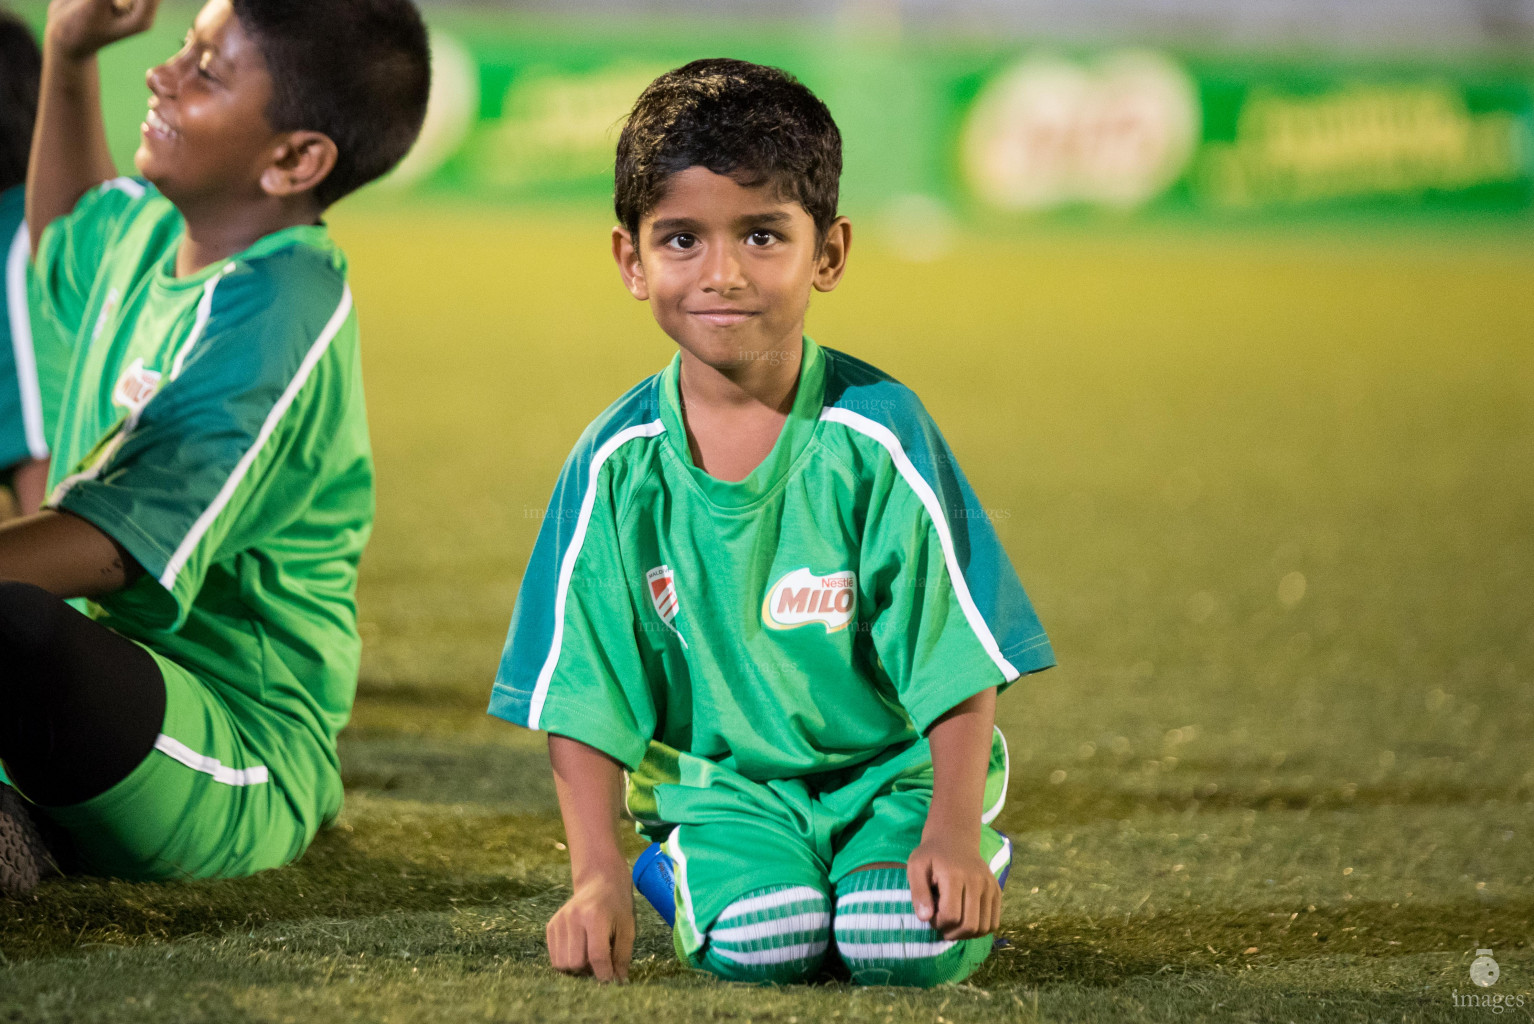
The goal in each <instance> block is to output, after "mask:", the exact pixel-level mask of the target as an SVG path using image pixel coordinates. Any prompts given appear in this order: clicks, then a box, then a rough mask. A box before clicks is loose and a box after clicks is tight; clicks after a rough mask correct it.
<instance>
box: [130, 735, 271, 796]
mask: <svg viewBox="0 0 1534 1024" xmlns="http://www.w3.org/2000/svg"><path fill="white" fill-rule="evenodd" d="M154 748H155V749H156V750H158V751H159V752H160V753H162V754H165V755H166V756H168V757H171V758H174V759H175V760H177V761H180V762H181V763H182V764H184V765H186V766H187V767H188V768H191V769H193V770H194V771H199V772H202V773H203V774H205V775H211V776H213V781H214V782H222V783H223V784H224V785H226V786H259V785H261V784H262V783H263V782H266V781H268V779H269V777H270V776H269V773H268V772H267V770H266V765H264V764H258V765H253V766H252V767H250V768H230V767H229V766H228V765H226V764H223V763H222V762H220V761H219V759H218V758H216V757H209V756H207V755H206V754H199V753H198V752H197V751H195V750H193V749H192V748H191V747H189V746H187V745H186V744H185V743H182V742H181V741H180V740H178V739H172V738H171V737H169V736H167V735H165V734H164V733H163V732H162V733H160V735H159V737H158V738H157V739H156V740H155V741H154Z"/></svg>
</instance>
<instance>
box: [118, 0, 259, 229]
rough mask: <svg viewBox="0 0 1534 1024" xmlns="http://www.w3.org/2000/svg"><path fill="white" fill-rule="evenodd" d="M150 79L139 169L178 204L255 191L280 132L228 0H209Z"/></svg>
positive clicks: (253, 51) (255, 52)
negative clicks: (181, 41)
mask: <svg viewBox="0 0 1534 1024" xmlns="http://www.w3.org/2000/svg"><path fill="white" fill-rule="evenodd" d="M147 81H148V84H149V92H150V98H149V112H148V114H147V115H146V117H145V118H144V123H143V124H142V125H141V126H140V128H139V135H140V140H141V141H140V143H139V148H138V151H137V152H136V153H135V154H134V157H133V163H134V165H135V166H136V167H137V168H138V171H139V173H140V174H142V175H143V176H144V177H145V178H147V179H148V180H149V181H151V182H153V183H154V185H155V186H156V187H157V188H159V190H160V191H161V192H163V193H164V194H165V196H166V197H167V198H169V199H170V200H171V201H172V202H174V203H176V204H177V205H178V206H182V205H183V204H184V203H188V202H190V203H195V202H197V201H199V200H203V199H211V198H229V199H234V200H239V199H242V198H256V197H259V196H260V195H261V193H262V189H261V179H262V176H263V174H264V173H265V172H267V171H268V170H269V169H270V167H271V163H272V156H273V153H274V151H275V150H276V149H277V147H278V146H279V145H280V144H281V140H282V137H281V136H280V135H279V133H277V132H275V131H274V130H273V129H272V127H271V125H270V124H269V123H268V121H267V113H266V112H267V108H268V105H269V104H270V103H271V98H272V80H271V76H270V75H269V74H268V72H267V70H266V63H265V61H264V60H263V59H262V57H261V52H260V50H259V49H258V48H257V45H256V42H255V41H254V40H253V39H251V37H250V36H249V35H247V34H246V32H245V31H244V29H243V28H241V26H240V22H239V19H238V18H236V17H235V14H234V10H233V8H232V7H231V6H230V4H229V0H211V2H209V3H208V4H207V6H205V7H204V8H203V9H202V11H201V12H200V13H199V14H198V15H197V20H196V21H195V22H194V24H193V26H192V29H191V31H190V32H188V33H187V38H186V44H185V45H184V46H183V47H182V48H181V50H180V51H179V52H178V53H176V55H175V56H173V57H171V58H170V59H169V60H167V61H166V62H165V63H163V64H160V65H159V66H157V67H154V68H151V69H150V71H149V73H148V75H147ZM183 211H184V208H183Z"/></svg>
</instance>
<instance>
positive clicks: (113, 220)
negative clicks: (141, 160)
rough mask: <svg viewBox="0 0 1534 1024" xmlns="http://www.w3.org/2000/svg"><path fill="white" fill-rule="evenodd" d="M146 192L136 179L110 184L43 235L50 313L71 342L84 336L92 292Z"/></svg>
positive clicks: (40, 263) (40, 269) (39, 263)
mask: <svg viewBox="0 0 1534 1024" xmlns="http://www.w3.org/2000/svg"><path fill="white" fill-rule="evenodd" d="M145 192H146V189H145V186H144V185H143V183H142V182H139V181H137V180H136V179H133V178H116V179H114V180H112V181H108V182H104V183H103V184H101V185H98V186H96V187H95V188H93V189H91V190H90V191H89V192H87V193H85V195H83V196H81V197H80V201H79V202H78V203H76V204H75V208H74V209H73V210H72V211H70V212H69V213H68V214H66V215H65V216H63V217H59V218H58V219H57V220H55V221H54V222H53V223H52V224H49V225H48V226H47V228H45V229H44V230H43V237H42V240H41V242H40V243H39V244H38V247H37V253H36V254H35V255H34V257H33V261H32V262H33V267H34V270H35V273H36V275H37V284H38V293H39V295H40V297H41V299H42V307H43V310H44V312H46V313H47V314H48V316H50V317H51V318H52V319H53V321H54V323H55V324H56V325H57V327H58V329H59V331H60V332H61V333H62V335H63V336H64V337H66V338H74V337H75V335H77V334H78V333H79V330H80V322H81V320H82V319H83V318H84V316H85V310H86V306H87V305H88V303H89V302H90V295H91V287H92V286H93V285H94V284H95V282H96V276H97V275H98V274H99V273H100V272H101V270H102V268H103V266H105V264H106V255H107V252H108V250H109V249H110V248H111V246H112V242H113V240H114V239H115V237H116V235H117V232H118V230H119V228H120V227H121V226H122V223H123V221H124V219H125V218H126V217H127V215H128V214H130V213H131V211H132V210H133V209H134V208H135V207H136V206H137V205H138V204H139V203H140V202H142V201H143V199H144V195H145Z"/></svg>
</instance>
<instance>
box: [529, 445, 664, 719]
mask: <svg viewBox="0 0 1534 1024" xmlns="http://www.w3.org/2000/svg"><path fill="white" fill-rule="evenodd" d="M665 430H666V427H665V424H663V423H662V422H661V421H660V420H653V421H651V422H649V423H640V424H637V425H635V426H632V427H625V428H624V429H622V430H620V431H618V432H617V433H616V434H614V435H613V436H612V437H609V438H608V439H607V442H606V443H605V444H603V445H602V447H600V448H598V449H597V452H596V454H595V455H594V456H592V459H591V470H590V472H589V473H588V474H587V477H586V492H585V494H584V495H583V496H582V497H581V512H580V516H579V517H578V518H577V519H576V520H575V535H574V536H573V537H571V538H570V547H569V548H568V549H566V551H565V557H564V561H562V562H561V563H560V564H559V583H558V586H557V588H556V589H555V591H554V635H553V638H552V639H551V640H550V642H549V656H548V657H547V658H546V659H544V662H543V669H542V670H541V671H540V672H539V673H538V683H537V685H535V686H534V687H533V696H532V699H531V701H529V703H528V708H527V727H528V728H529V729H537V728H538V727H539V726H538V720H539V719H540V718H542V717H543V702H544V701H545V700H546V699H547V698H548V695H549V682H550V681H551V680H552V679H553V678H554V667H555V666H556V665H558V664H559V648H560V646H561V645H562V644H563V643H564V639H565V596H566V595H567V594H568V593H569V592H570V577H571V576H573V575H574V574H575V561H576V559H578V558H579V557H580V554H581V545H582V544H584V543H585V542H586V527H587V526H588V525H589V524H590V522H591V510H592V508H593V507H594V506H595V505H596V500H597V474H598V473H600V472H601V471H602V465H603V464H604V463H605V462H607V460H608V459H610V458H611V457H612V454H613V452H615V451H617V450H618V449H619V448H620V447H622V446H623V445H624V444H627V443H628V442H629V441H632V440H634V439H635V438H636V437H654V436H655V435H657V434H662V433H665Z"/></svg>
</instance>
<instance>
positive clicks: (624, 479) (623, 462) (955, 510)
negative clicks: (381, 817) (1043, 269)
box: [490, 338, 1054, 781]
mask: <svg viewBox="0 0 1534 1024" xmlns="http://www.w3.org/2000/svg"><path fill="white" fill-rule="evenodd" d="M680 365H681V364H680V357H678V358H677V359H676V360H673V362H672V363H671V365H670V366H669V367H668V368H667V369H666V370H665V371H663V372H662V373H660V374H657V375H656V376H654V377H652V378H650V379H649V380H646V381H644V382H643V383H642V384H640V385H639V386H637V387H635V388H634V389H633V390H631V391H629V392H628V394H626V395H624V396H623V397H622V398H621V399H619V400H618V401H617V402H616V403H615V404H613V405H612V406H611V407H610V408H609V409H608V410H607V411H606V412H605V413H603V414H602V416H601V417H599V418H598V419H597V420H596V421H595V422H594V423H592V424H591V426H589V427H588V428H587V430H586V432H585V434H584V435H583V436H582V437H581V440H580V442H579V443H578V444H577V445H576V447H575V450H574V452H572V454H571V455H570V457H569V459H568V460H567V462H566V463H565V467H564V470H563V472H562V474H561V476H560V479H559V483H558V485H557V486H556V488H555V491H554V496H553V498H552V500H551V501H550V504H549V508H548V509H547V512H546V518H545V520H544V523H543V527H542V530H541V532H540V533H539V536H538V541H537V544H536V546H535V548H534V551H533V555H532V559H531V562H530V564H529V565H528V568H527V572H526V574H525V575H524V576H523V579H522V587H521V591H520V593H519V595H518V597H517V606H516V611H515V612H514V613H513V616H512V622H511V630H510V635H509V637H508V639H507V644H506V650H505V653H504V655H503V656H502V659H501V666H500V671H499V674H498V675H497V677H496V681H495V687H494V690H493V693H492V696H491V700H490V712H491V714H494V715H497V716H499V717H501V718H505V719H507V720H509V721H512V722H515V723H517V724H519V725H524V726H528V727H530V728H536V729H545V730H548V731H550V732H554V733H559V734H561V735H564V736H568V737H570V738H572V739H576V740H579V741H581V742H582V743H586V744H588V745H590V746H592V747H595V748H597V749H599V750H601V751H603V752H605V753H607V754H608V755H610V756H612V757H613V758H615V759H617V760H619V761H621V762H623V763H624V764H626V765H628V766H629V767H630V768H637V767H638V766H639V763H640V761H641V760H642V759H643V758H644V756H645V754H646V751H647V750H649V749H650V745H651V743H652V741H653V742H655V743H657V744H659V745H662V746H664V747H666V748H670V749H671V750H672V751H680V752H684V753H688V754H692V755H695V756H698V757H703V758H707V759H709V760H711V761H713V762H715V763H717V764H719V765H721V766H723V767H726V768H729V769H731V770H732V771H734V772H737V773H738V774H740V775H742V776H744V777H745V778H747V779H750V780H752V781H770V780H772V779H784V778H791V777H797V776H803V775H809V774H813V773H818V772H824V771H829V770H833V769H837V768H842V767H846V766H850V765H855V764H859V763H862V762H865V761H867V760H869V758H871V757H873V756H875V755H876V754H878V753H879V752H880V751H883V750H886V749H889V748H891V747H893V746H895V745H897V744H901V743H906V742H909V741H911V740H913V739H914V738H915V737H916V736H917V735H918V734H919V733H923V732H925V731H926V729H927V728H928V727H929V726H930V725H931V724H932V723H933V722H934V721H935V720H936V719H937V718H938V717H939V716H940V715H942V714H943V713H944V712H946V711H947V710H949V709H950V708H952V707H954V706H955V705H957V704H959V703H961V702H962V701H964V700H965V699H966V698H968V697H970V696H972V695H974V694H975V693H978V692H980V691H981V690H984V689H986V688H988V687H992V686H996V687H1001V688H1004V687H1006V686H1007V685H1008V684H1010V683H1011V682H1012V681H1013V680H1015V679H1017V678H1018V676H1019V675H1022V674H1024V673H1027V672H1034V671H1037V670H1039V669H1043V668H1047V667H1049V666H1050V665H1052V664H1053V663H1054V658H1053V655H1052V653H1051V650H1050V646H1049V641H1048V640H1047V639H1046V637H1045V635H1044V632H1043V630H1042V629H1041V628H1040V626H1039V622H1038V619H1037V617H1036V616H1035V614H1034V611H1033V607H1032V605H1031V604H1030V603H1029V600H1028V597H1027V595H1026V594H1025V593H1024V592H1023V588H1022V585H1021V584H1020V583H1019V582H1018V579H1017V575H1016V573H1015V572H1014V571H1013V569H1012V566H1011V563H1010V562H1009V561H1008V559H1007V556H1006V553H1005V552H1004V551H1003V550H1002V547H1001V543H1000V541H999V540H998V538H997V537H996V534H995V531H994V530H993V529H992V526H991V523H990V521H989V519H987V518H986V517H985V515H984V513H983V510H982V507H981V505H980V503H979V501H978V499H977V498H976V497H975V495H974V492H973V491H972V490H971V489H970V487H969V484H968V483H967V482H966V481H965V479H964V475H963V474H962V473H961V472H960V470H959V467H958V464H957V462H956V461H955V460H954V458H953V455H952V453H951V452H950V451H949V448H948V445H947V444H946V442H945V441H944V440H943V437H942V435H941V434H940V433H939V432H938V430H937V427H936V425H935V424H934V423H933V422H932V419H931V418H930V417H929V416H928V415H927V413H926V410H925V409H924V408H923V407H922V405H921V403H920V402H919V401H918V400H917V398H916V396H915V395H914V394H913V393H912V392H911V391H909V390H908V389H906V388H905V387H903V386H902V385H900V384H899V383H897V382H896V381H894V380H892V379H891V378H890V377H888V376H887V375H885V374H883V373H881V372H880V371H878V370H876V369H874V368H873V367H871V366H869V365H868V364H866V363H863V362H860V361H858V360H856V359H853V358H851V357H850V356H847V355H844V354H842V353H839V352H836V351H833V350H831V349H822V348H820V347H819V346H817V345H816V344H815V343H814V342H812V341H810V340H809V339H808V338H806V339H805V341H804V357H803V363H802V367H801V370H800V377H799V386H798V392H797V395H796V397H795V399H794V405H793V409H792V411H791V412H790V414H789V416H788V418H787V421H786V422H785V423H784V425H783V429H782V432H781V434H780V435H779V437H778V439H777V442H776V444H775V445H774V447H773V449H772V451H771V452H770V453H769V454H768V456H767V457H766V459H765V460H763V462H762V463H761V465H759V466H758V467H757V468H756V469H755V470H753V471H752V472H751V474H750V475H749V476H747V477H746V479H744V480H742V481H740V482H725V481H722V480H718V479H716V478H714V477H712V476H710V475H708V474H707V473H705V472H703V471H702V470H700V469H699V468H697V467H696V466H695V465H694V464H693V462H692V459H691V457H690V455H689V453H688V446H687V439H686V431H685V429H684V426H683V423H682V416H681V409H680V402H679V399H678V374H679V369H680Z"/></svg>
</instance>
